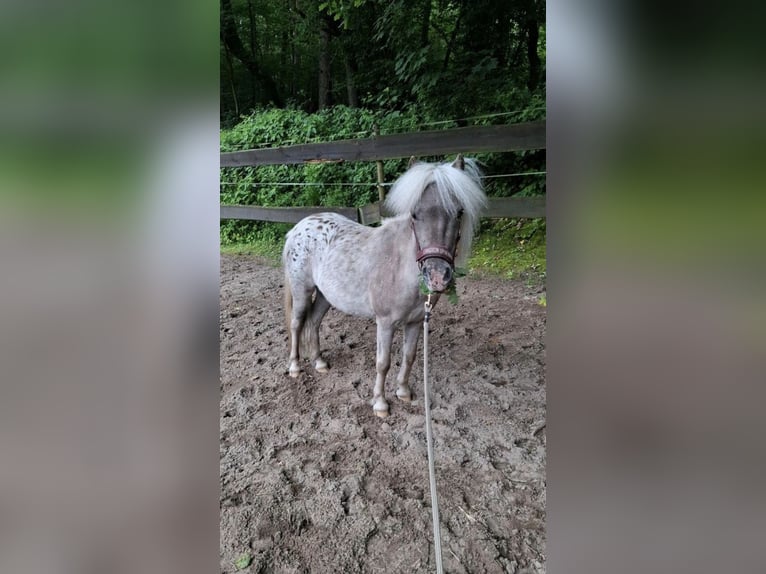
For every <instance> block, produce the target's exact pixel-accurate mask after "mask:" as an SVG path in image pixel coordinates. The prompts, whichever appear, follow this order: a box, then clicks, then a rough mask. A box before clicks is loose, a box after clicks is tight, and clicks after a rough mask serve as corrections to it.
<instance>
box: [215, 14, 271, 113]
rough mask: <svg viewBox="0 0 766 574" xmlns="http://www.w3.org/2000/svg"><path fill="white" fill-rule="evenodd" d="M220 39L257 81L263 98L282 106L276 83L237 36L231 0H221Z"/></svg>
mask: <svg viewBox="0 0 766 574" xmlns="http://www.w3.org/2000/svg"><path fill="white" fill-rule="evenodd" d="M221 40H222V41H223V43H224V46H225V47H226V48H227V49H228V50H230V51H231V53H232V54H233V55H234V57H235V58H237V60H239V61H240V62H242V64H243V65H244V66H245V68H247V70H248V71H249V72H250V74H251V75H252V77H253V81H254V82H257V83H258V85H259V86H260V88H261V90H262V94H263V99H264V100H265V101H266V102H271V103H273V104H274V105H275V106H277V107H281V106H283V105H284V101H283V100H282V97H281V96H280V95H279V90H278V89H277V84H276V83H275V82H274V80H273V78H271V76H269V75H268V74H266V73H264V71H263V70H262V69H261V68H260V66H259V65H258V62H256V61H255V59H254V58H253V57H252V56H251V55H250V53H249V52H248V51H247V50H246V49H245V46H244V45H243V44H242V39H241V38H240V37H239V32H238V30H237V22H236V20H235V19H234V13H233V11H232V8H231V0H221Z"/></svg>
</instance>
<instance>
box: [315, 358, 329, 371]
mask: <svg viewBox="0 0 766 574" xmlns="http://www.w3.org/2000/svg"><path fill="white" fill-rule="evenodd" d="M314 368H315V369H316V371H317V373H327V372H329V371H330V365H328V364H327V361H325V360H324V359H317V360H316V363H315V367H314Z"/></svg>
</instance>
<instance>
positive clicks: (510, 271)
mask: <svg viewBox="0 0 766 574" xmlns="http://www.w3.org/2000/svg"><path fill="white" fill-rule="evenodd" d="M221 253H226V254H231V255H256V256H259V257H263V258H265V259H267V260H269V261H271V262H273V263H274V264H279V262H280V257H281V254H282V243H281V242H273V241H269V240H256V241H253V242H250V243H234V244H229V245H222V246H221ZM468 267H469V270H470V273H471V274H477V275H494V276H499V277H505V278H506V279H520V280H522V281H526V282H527V284H529V285H543V284H544V283H545V273H546V265H545V220H544V219H499V220H493V221H487V222H485V223H483V224H482V226H481V229H480V230H479V234H478V236H477V238H476V240H475V241H474V246H473V255H472V256H471V258H470V259H469V261H468ZM541 304H542V305H545V303H544V302H541Z"/></svg>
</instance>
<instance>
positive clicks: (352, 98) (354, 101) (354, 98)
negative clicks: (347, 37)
mask: <svg viewBox="0 0 766 574" xmlns="http://www.w3.org/2000/svg"><path fill="white" fill-rule="evenodd" d="M343 66H344V67H345V68H346V93H347V94H348V106H349V107H350V108H358V107H359V95H358V94H357V92H356V83H355V81H354V76H355V75H356V62H355V61H354V57H353V56H352V55H350V54H349V53H348V51H347V50H345V49H344V50H343Z"/></svg>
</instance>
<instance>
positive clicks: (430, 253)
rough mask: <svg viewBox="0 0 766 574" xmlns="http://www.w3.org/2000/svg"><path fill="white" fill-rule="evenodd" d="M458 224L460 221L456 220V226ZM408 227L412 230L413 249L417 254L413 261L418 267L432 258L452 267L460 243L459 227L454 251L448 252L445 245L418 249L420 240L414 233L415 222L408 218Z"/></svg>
mask: <svg viewBox="0 0 766 574" xmlns="http://www.w3.org/2000/svg"><path fill="white" fill-rule="evenodd" d="M459 223H460V220H459V219H458V224H459ZM410 227H411V228H412V235H413V237H415V248H416V249H417V253H416V254H415V259H416V260H417V262H418V266H419V267H423V262H424V261H425V260H426V259H431V258H432V257H436V258H437V259H443V260H444V261H446V262H447V263H449V264H450V265H454V263H455V256H456V255H457V244H458V242H459V241H460V227H458V232H457V239H455V249H453V250H451V251H450V250H449V249H448V248H447V246H446V245H440V244H438V243H437V244H436V245H429V246H428V247H422V248H421V247H420V240H419V239H418V234H417V233H416V231H415V221H414V220H413V219H412V218H410Z"/></svg>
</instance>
